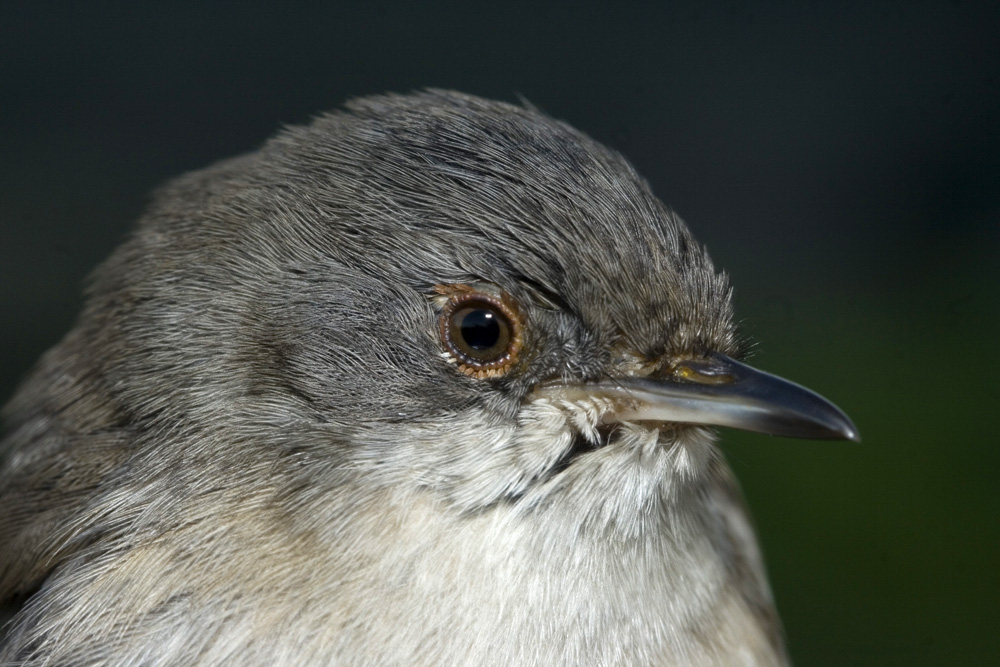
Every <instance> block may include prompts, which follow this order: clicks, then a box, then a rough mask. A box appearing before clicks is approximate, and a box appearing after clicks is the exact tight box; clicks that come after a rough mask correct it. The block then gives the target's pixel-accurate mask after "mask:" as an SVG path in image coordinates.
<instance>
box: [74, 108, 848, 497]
mask: <svg viewBox="0 0 1000 667" xmlns="http://www.w3.org/2000/svg"><path fill="white" fill-rule="evenodd" d="M92 295H93V305H92V306H91V309H90V310H91V313H92V315H91V317H92V318H93V319H94V321H95V322H99V323H101V324H100V326H97V327H93V328H92V329H93V330H94V331H95V332H97V333H95V334H94V335H95V337H96V338H99V339H100V341H101V343H100V349H102V350H108V352H107V355H108V356H109V357H110V358H109V360H108V361H109V362H110V363H107V364H105V366H106V367H109V368H115V369H116V370H114V371H111V372H112V373H113V375H114V377H115V380H114V381H113V382H111V383H110V384H112V385H113V386H115V387H116V389H115V391H116V392H117V394H119V395H120V396H121V401H122V402H123V403H124V404H127V405H129V406H130V408H129V409H130V410H131V412H132V414H134V415H136V418H137V419H140V420H142V419H145V420H147V421H148V422H149V423H150V424H151V425H152V426H151V427H152V428H159V429H161V430H163V429H175V430H184V429H185V428H187V429H191V428H197V429H209V430H211V429H213V428H219V429H224V430H227V432H228V433H229V436H230V437H226V438H223V437H211V436H209V437H205V438H202V439H201V442H204V443H219V444H218V445H211V444H205V445H202V446H204V447H211V446H217V447H220V448H221V447H223V446H224V447H226V448H229V449H231V448H232V447H233V445H232V443H233V442H234V439H233V437H231V436H232V434H233V433H236V434H237V435H238V436H239V437H237V438H236V439H235V441H236V442H239V441H243V440H245V441H249V440H253V439H257V440H260V439H261V438H263V439H264V440H267V441H268V442H269V446H272V447H276V448H283V449H284V450H287V451H288V452H290V455H292V454H294V456H297V457H301V459H302V461H303V466H304V467H305V468H310V469H317V470H325V471H326V472H325V473H324V474H326V475H328V476H344V475H351V476H360V477H363V478H364V479H366V480H368V483H370V484H372V485H376V486H385V487H393V488H407V489H430V490H432V491H434V492H435V493H437V494H438V495H439V496H440V497H441V498H442V499H444V500H445V501H446V502H447V503H450V504H453V505H455V506H456V507H458V508H459V509H461V510H462V511H478V510H481V509H483V508H485V507H487V506H489V505H491V504H494V503H498V502H514V501H517V502H522V503H524V504H526V505H530V504H531V503H539V502H545V499H546V498H548V497H550V496H551V495H552V494H553V493H556V492H558V491H559V490H560V489H565V488H566V487H567V486H569V485H573V484H594V483H597V482H596V481H595V480H598V481H599V480H601V479H602V476H603V478H604V479H607V478H608V477H609V476H613V475H614V474H617V475H618V476H619V477H622V476H625V477H627V476H628V475H632V474H633V473H634V472H635V471H636V470H643V471H646V473H648V475H647V477H648V478H649V479H656V480H659V481H658V482H657V483H661V482H662V483H667V482H669V481H670V480H671V479H697V478H698V476H699V475H702V474H704V472H705V471H706V470H707V469H708V467H710V465H711V463H712V461H713V460H714V458H715V457H714V448H713V446H712V437H711V432H710V430H708V427H711V426H718V425H721V426H731V427H737V428H745V429H750V430H756V431H763V432H768V433H775V434H779V435H791V436H805V437H815V438H856V430H855V429H854V427H853V425H852V424H851V423H850V421H849V420H848V419H847V417H846V416H844V415H843V413H841V412H840V411H839V410H837V408H835V407H834V406H833V405H832V404H830V403H828V402H827V401H825V400H824V399H822V398H820V397H819V396H817V395H815V394H813V393H811V392H809V391H808V390H805V389H803V388H801V387H798V386H797V385H793V384H792V383H790V382H787V381H784V380H781V379H779V378H776V377H774V376H770V375H767V374H765V373H762V372H760V371H756V370H754V369H752V368H750V367H749V366H746V365H745V364H743V363H742V362H741V361H740V359H741V358H742V356H743V347H744V346H743V345H742V344H741V340H740V337H739V335H738V333H737V331H736V327H735V325H734V323H733V314H732V305H731V298H730V297H731V290H730V288H729V285H728V281H727V278H726V277H725V275H723V274H721V273H719V272H717V271H716V270H715V269H714V268H713V266H712V263H711V261H710V260H709V257H708V255H707V254H706V252H705V250H704V249H703V248H702V247H701V246H700V245H699V244H698V243H697V242H696V241H695V240H694V239H693V238H692V236H691V234H690V232H689V231H688V229H687V227H686V226H685V225H684V224H683V223H682V222H681V220H680V219H679V218H678V217H677V216H676V215H675V214H674V213H673V212H672V211H670V210H669V209H668V208H667V207H665V206H664V205H663V204H662V203H661V202H660V201H659V200H658V199H657V198H656V197H655V196H654V195H653V194H652V193H651V191H650V189H649V186H648V185H647V184H646V183H645V181H643V180H642V178H640V177H639V176H638V175H637V174H636V172H635V171H634V169H633V168H632V167H631V166H630V165H629V164H628V162H626V161H625V160H624V159H623V158H622V157H621V156H620V155H618V154H617V153H615V152H614V151H611V150H609V149H607V148H605V147H603V146H601V145H600V144H598V143H596V142H595V141H593V140H591V139H590V138H588V137H587V136H585V135H583V134H582V133H580V132H578V131H576V130H574V129H573V128H571V127H569V126H567V125H565V124H563V123H561V122H558V121H555V120H553V119H551V118H549V117H547V116H545V115H543V114H541V113H539V112H538V111H536V110H533V109H530V108H524V107H519V106H514V105H509V104H504V103H499V102H491V101H485V100H482V99H478V98H474V97H470V96H464V95H460V94H456V93H450V92H441V91H427V92H423V93H418V94H414V95H407V96H381V97H370V98H364V99H360V100H356V101H354V102H351V103H349V104H348V105H347V106H346V109H344V110H341V111H337V112H334V113H331V114H328V115H324V116H321V117H319V118H317V119H315V120H314V122H312V123H311V124H309V125H306V126H302V127H291V128H287V129H286V130H284V131H283V132H282V133H280V134H279V135H278V136H277V137H275V138H274V139H272V140H271V141H270V142H268V143H267V144H265V145H264V146H263V148H262V149H261V150H259V151H258V152H256V153H253V154H250V155H248V156H245V157H242V158H236V159H235V160H232V161H229V162H226V163H222V164H220V165H217V166H215V167H212V168H210V169H208V170H205V171H203V172H197V173H195V174H192V175H189V176H187V177H184V178H182V179H180V180H179V181H177V182H175V183H174V184H172V185H171V186H169V187H168V188H167V189H165V190H164V191H163V192H162V193H161V195H160V197H159V198H158V199H157V202H156V203H154V205H153V207H152V210H151V211H150V213H149V214H148V215H147V216H146V218H145V220H144V222H143V223H142V225H141V226H140V229H139V230H138V232H137V233H136V234H135V235H134V237H133V238H132V240H131V241H130V242H129V243H128V244H126V246H125V247H124V248H123V249H122V250H120V251H119V252H118V253H117V254H116V255H115V257H114V258H113V259H112V260H111V261H110V264H109V267H108V268H106V269H105V270H103V271H102V272H101V273H99V274H98V277H97V280H96V283H95V287H94V288H93V290H92ZM109 312H110V313H114V315H113V316H109V315H108V313H109ZM151 387H152V388H153V389H152V390H151ZM194 424H197V425H198V426H197V427H194V426H192V425H194ZM213 425H218V426H213ZM223 443H225V444H223ZM307 462H308V465H306V463H307ZM609 471H616V472H613V474H612V472H609ZM646 473H643V474H646ZM644 479H645V478H644ZM617 483H618V482H617V481H616V482H615V483H614V484H617ZM608 485H611V486H613V484H611V482H608Z"/></svg>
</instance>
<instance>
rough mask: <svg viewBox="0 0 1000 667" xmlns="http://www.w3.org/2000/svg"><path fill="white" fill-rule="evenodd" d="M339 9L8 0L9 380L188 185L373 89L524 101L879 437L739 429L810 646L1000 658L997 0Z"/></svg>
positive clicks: (809, 380) (760, 354)
mask: <svg viewBox="0 0 1000 667" xmlns="http://www.w3.org/2000/svg"><path fill="white" fill-rule="evenodd" d="M342 4H343V3H330V2H315V3H261V2H252V1H244V2H232V3H227V2H215V3H198V2H173V3H169V5H167V6H158V5H156V4H155V3H105V2H99V1H92V2H87V3H80V2H35V3H27V2H4V3H2V4H0V317H2V320H0V397H2V398H0V400H4V401H5V400H6V398H7V397H9V395H10V394H11V392H12V391H13V390H14V387H15V385H16V383H17V382H18V380H19V378H20V377H22V376H23V375H24V373H25V372H26V371H27V370H28V369H29V367H30V366H31V364H32V363H33V362H34V360H35V359H36V358H37V357H38V355H39V354H40V353H41V352H42V351H44V350H45V349H46V348H48V347H50V346H51V345H53V344H54V343H55V342H56V341H58V340H59V338H60V337H61V335H62V334H63V333H64V332H65V331H66V330H67V329H68V328H69V327H70V325H71V323H72V321H73V319H74V316H75V313H76V312H77V311H78V309H79V307H80V303H81V301H80V288H81V285H82V282H83V280H84V277H85V276H86V274H87V273H88V271H89V270H90V269H92V268H93V267H94V266H95V265H96V264H97V263H98V262H100V261H101V260H102V259H103V258H104V257H105V256H107V255H108V253H109V252H110V251H111V249H112V248H113V247H114V246H115V245H116V244H117V243H118V242H119V241H120V240H121V239H122V238H123V235H124V234H126V232H127V230H128V229H129V227H130V226H131V224H132V223H133V221H134V220H135V219H136V217H137V216H138V215H139V214H140V213H141V211H142V210H143V207H144V206H145V204H146V203H147V201H148V198H149V193H150V191H151V189H153V188H155V187H156V186H157V185H159V184H161V183H162V182H163V181H164V180H165V179H168V178H170V177H172V176H174V175H177V174H180V173H182V172H185V171H187V170H190V169H194V168H198V167H201V166H204V165H206V164H208V163H210V162H213V161H215V160H218V159H220V158H224V157H227V156H231V155H234V154H237V153H241V152H244V151H249V150H253V149H254V148H255V147H256V146H258V145H259V144H260V143H261V142H262V141H264V140H265V139H266V138H267V137H268V136H269V135H271V134H272V133H273V132H274V131H275V130H276V129H277V128H278V127H279V126H281V125H282V124H288V123H302V122H306V121H308V120H309V118H310V117H311V116H312V115H313V114H315V113H318V112H320V111H322V110H326V109H330V108H332V107H335V106H337V105H339V104H341V103H342V102H343V101H344V100H345V99H347V98H349V97H352V96H357V95H364V94H369V93H377V92H383V91H409V90H413V89H416V88H421V87H426V86H434V87H445V88H455V89H460V90H463V91H467V92H471V93H476V94H479V95H484V96H489V97H496V98H500V99H505V100H510V101H516V100H517V99H518V96H519V95H523V96H524V97H525V98H527V99H528V100H530V101H531V102H532V103H534V104H535V105H537V106H538V107H540V108H542V109H543V110H545V111H547V112H548V113H549V114H551V115H553V116H555V117H558V118H560V119H564V120H567V121H569V122H570V123H572V124H573V125H575V126H577V127H578V128H580V129H582V130H584V131H585V132H587V133H589V134H591V135H592V136H594V137H595V138H597V139H599V140H601V141H603V142H605V143H607V144H609V145H611V146H613V147H615V148H617V149H619V150H620V151H622V152H623V153H625V154H626V155H627V156H628V157H629V158H630V159H631V160H632V161H633V162H634V163H635V164H636V166H637V167H638V169H639V171H640V172H642V173H643V174H644V175H645V176H646V177H647V178H648V179H649V181H650V182H651V184H652V186H653V189H654V190H655V191H656V192H657V193H658V194H659V196H660V197H661V198H663V199H664V200H665V201H666V202H667V203H668V204H670V205H671V206H672V207H674V208H675V209H676V210H677V211H678V212H679V213H680V215H681V216H682V217H683V218H685V219H686V220H687V222H688V223H689V224H690V226H691V227H692V229H693V230H694V232H695V234H696V236H698V238H699V239H700V240H701V241H702V242H704V243H705V244H706V245H707V246H708V247H709V249H710V250H711V253H712V256H713V258H714V259H715V262H716V264H717V265H718V266H720V267H722V268H724V269H725V270H727V271H728V272H729V273H730V274H731V276H732V281H733V284H734V285H735V286H736V290H737V291H736V303H737V311H738V314H739V316H740V317H741V319H742V322H743V326H744V328H745V330H746V331H747V333H749V334H750V335H751V336H753V338H754V339H755V340H757V341H758V346H757V349H756V353H755V357H754V360H753V361H754V363H755V364H756V365H757V366H759V367H762V368H764V369H767V370H769V371H771V372H774V373H778V374H781V375H785V376H787V377H790V378H792V379H795V380H796V381H798V382H801V383H803V384H806V385H808V386H809V387H811V388H813V389H815V390H817V391H819V392H821V393H822V394H824V395H826V396H827V397H829V398H831V399H832V400H834V401H835V402H836V403H838V404H839V405H840V406H841V407H842V408H844V410H845V411H847V412H848V413H849V414H850V415H851V416H852V417H853V418H854V420H855V421H856V423H857V424H858V426H859V428H860V430H861V433H862V436H863V438H864V442H863V443H862V444H860V445H857V444H847V443H836V442H834V443H830V442H804V441H793V440H783V439H776V438H767V437H765V436H757V435H752V434H742V433H735V432H730V431H727V432H724V433H723V436H724V442H725V447H726V450H727V453H728V455H729V457H730V460H731V461H732V463H733V466H734V467H735V469H736V472H737V474H738V476H739V477H740V479H741V480H742V482H743V486H744V489H745V491H746V494H747V496H748V499H749V502H750V504H751V506H752V508H753V510H754V514H755V516H756V519H757V523H758V527H759V531H760V535H761V538H762V541H763V546H764V550H765V552H766V556H767V560H768V564H769V568H770V573H771V578H772V582H773V585H774V589H775V595H776V597H777V600H778V605H779V607H780V610H781V613H782V616H783V618H784V622H785V626H786V630H787V634H788V644H789V648H790V650H791V654H792V656H793V658H794V660H795V661H796V662H797V663H798V664H799V665H845V664H850V665H895V664H905V665H942V664H962V665H985V664H996V662H995V661H996V660H997V655H1000V632H998V631H997V624H998V621H1000V610H998V600H1000V487H998V484H997V480H996V477H997V475H998V474H1000V447H998V437H997V436H996V435H995V434H994V429H996V428H997V424H996V422H997V412H998V408H1000V401H998V400H997V398H998V390H997V386H998V383H997V373H998V371H1000V363H998V362H1000V355H998V352H997V326H998V324H1000V298H998V292H997V290H998V288H1000V268H998V267H1000V262H998V259H997V258H998V254H1000V38H998V35H1000V12H998V11H997V5H996V4H995V3H989V2H982V3H976V2H967V1H965V0H962V1H958V0H955V1H953V2H921V1H910V2H902V1H901V2H871V3H830V2H824V3H819V2H814V3H788V2H782V3H773V4H772V3H761V2H720V3H713V2H672V3H669V2H660V3H642V4H640V3H611V2H577V3H573V5H572V6H573V8H572V9H566V8H562V9H559V8H556V7H555V6H554V5H555V3H552V4H551V5H542V4H541V3H537V2H535V3H480V4H476V3H468V2H455V3H438V4H435V5H434V6H433V7H430V6H424V5H425V3H403V2H378V1H374V2H368V3H364V6H363V7H362V6H361V5H362V3H357V4H358V6H357V7H353V8H351V7H346V6H341V5H342ZM566 4H567V5H568V4H569V3H566ZM0 511H3V510H2V508H0ZM0 548H3V547H2V546H0Z"/></svg>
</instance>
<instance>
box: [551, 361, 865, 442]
mask: <svg viewBox="0 0 1000 667" xmlns="http://www.w3.org/2000/svg"><path fill="white" fill-rule="evenodd" d="M550 386H551V385H550ZM552 388H553V389H555V387H552ZM581 391H582V392H583V393H584V394H586V396H588V397H590V398H593V399H599V400H600V399H605V400H607V401H608V403H609V404H610V408H609V409H608V411H607V412H606V413H605V414H604V416H603V419H602V421H603V422H604V423H615V422H636V421H643V422H674V423H683V424H705V425H713V426H729V427H732V428H738V429H743V430H746V431H756V432H758V433H768V434H771V435H783V436H788V437H793V438H813V439H817V440H853V441H854V442H860V441H861V437H860V435H859V434H858V429H857V428H856V427H855V426H854V424H853V423H852V422H851V420H850V418H849V417H848V416H847V415H846V414H844V413H843V411H841V410H840V408H838V407H837V406H836V405H834V404H833V403H831V402H830V401H828V400H826V399H825V398H823V397H822V396H820V395H819V394H817V393H815V392H812V391H810V390H808V389H806V388H805V387H802V386H799V385H797V384H795V383H794V382H789V381H788V380H785V379H783V378H780V377H777V376H775V375H771V374H770V373H765V372H763V371H759V370H757V369H755V368H751V367H750V366H747V365H746V364H742V363H740V362H738V361H736V360H735V359H732V358H730V357H727V356H725V355H723V354H712V355H710V356H708V357H707V358H705V359H683V360H678V361H675V362H674V363H673V365H672V366H671V367H670V369H669V372H668V373H667V374H666V377H658V378H656V379H652V378H643V377H617V378H609V379H606V380H599V381H596V382H589V383H585V384H580V385H562V395H563V396H564V397H565V398H569V399H572V398H573V397H574V396H579V397H581V398H582V396H580V395H578V394H577V392H581ZM566 392H569V393H566Z"/></svg>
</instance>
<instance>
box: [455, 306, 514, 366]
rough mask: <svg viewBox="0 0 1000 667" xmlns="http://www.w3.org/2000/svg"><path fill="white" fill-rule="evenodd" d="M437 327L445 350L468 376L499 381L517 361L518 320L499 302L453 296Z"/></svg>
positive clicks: (509, 309) (510, 309) (509, 308)
mask: <svg viewBox="0 0 1000 667" xmlns="http://www.w3.org/2000/svg"><path fill="white" fill-rule="evenodd" d="M440 326H441V340H442V342H443V343H444V346H445V349H447V351H448V353H449V354H451V356H452V357H453V358H454V359H455V360H456V361H457V362H458V364H459V368H460V369H461V370H462V371H463V372H465V373H466V374H468V375H471V376H473V377H476V378H488V377H499V376H501V375H503V374H505V373H506V372H507V371H508V370H509V369H510V368H511V366H513V365H514V363H515V362H516V361H517V354H518V351H519V350H520V347H521V320H520V317H519V316H518V313H517V312H516V311H515V310H514V308H512V307H511V306H510V305H508V304H506V303H504V301H502V300H501V299H497V298H495V297H493V296H489V295H486V294H480V293H477V292H470V291H463V292H461V293H457V294H453V295H452V296H451V298H450V299H448V302H447V304H446V305H445V307H444V310H443V311H442V313H441V325H440Z"/></svg>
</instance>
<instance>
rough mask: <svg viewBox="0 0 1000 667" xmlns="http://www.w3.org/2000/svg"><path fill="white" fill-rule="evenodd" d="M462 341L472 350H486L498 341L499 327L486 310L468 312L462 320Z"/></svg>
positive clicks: (491, 314)
mask: <svg viewBox="0 0 1000 667" xmlns="http://www.w3.org/2000/svg"><path fill="white" fill-rule="evenodd" d="M461 327H462V340H464V341H465V344H466V345H468V346H469V347H470V348H472V349H473V350H488V349H490V348H491V347H493V346H494V345H496V344H497V341H499V340H500V325H499V324H498V323H497V318H496V316H495V315H494V314H493V313H491V312H490V311H488V310H483V309H481V308H480V309H476V310H471V311H469V312H468V313H467V314H466V315H465V317H463V318H462V324H461Z"/></svg>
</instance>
